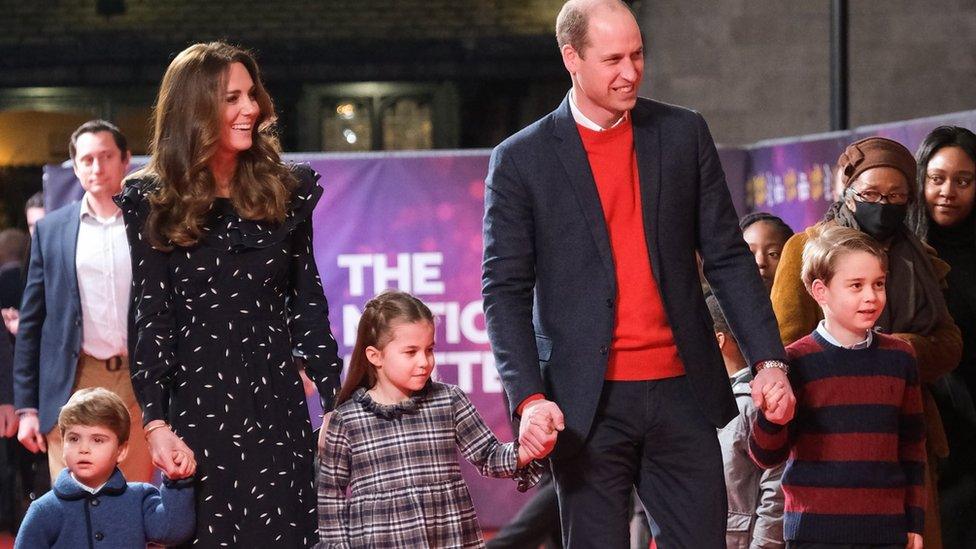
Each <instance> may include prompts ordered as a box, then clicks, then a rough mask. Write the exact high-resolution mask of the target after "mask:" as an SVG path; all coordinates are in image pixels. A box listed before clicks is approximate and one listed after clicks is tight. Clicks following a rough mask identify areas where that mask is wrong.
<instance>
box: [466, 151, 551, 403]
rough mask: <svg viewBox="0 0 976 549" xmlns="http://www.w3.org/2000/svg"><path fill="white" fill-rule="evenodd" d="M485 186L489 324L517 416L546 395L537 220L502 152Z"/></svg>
mask: <svg viewBox="0 0 976 549" xmlns="http://www.w3.org/2000/svg"><path fill="white" fill-rule="evenodd" d="M485 182H486V184H485V217H484V228H483V230H484V245H485V251H484V262H483V264H482V277H481V288H482V289H481V292H482V295H483V296H484V308H485V324H486V327H487V329H488V336H489V338H490V339H491V346H492V350H493V351H494V353H495V367H496V368H497V369H498V373H499V375H500V376H501V378H502V384H503V385H504V387H505V390H506V392H507V393H508V401H509V403H510V405H511V407H512V409H513V410H514V409H515V408H516V407H517V406H519V404H521V403H522V402H523V401H525V399H526V398H528V397H529V396H530V395H534V394H541V393H545V389H544V386H543V382H542V374H541V373H540V371H539V350H538V347H537V346H536V340H535V329H534V328H533V326H532V297H533V291H534V289H535V282H536V273H535V261H536V257H535V232H534V231H535V229H534V219H533V212H532V205H531V200H530V197H529V196H528V193H527V190H526V189H525V186H524V183H523V181H522V176H521V175H520V174H519V172H518V168H517V166H516V165H515V160H514V159H513V158H512V157H511V155H510V154H509V153H508V152H507V149H506V148H505V147H504V146H499V147H497V148H496V149H495V151H494V152H493V153H492V155H491V160H490V162H489V167H488V177H487V178H486V180H485Z"/></svg>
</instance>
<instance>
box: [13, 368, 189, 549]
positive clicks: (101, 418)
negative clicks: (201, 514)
mask: <svg viewBox="0 0 976 549" xmlns="http://www.w3.org/2000/svg"><path fill="white" fill-rule="evenodd" d="M129 421H130V419H129V410H128V409H127V408H126V406H125V403H123V402H122V399H121V398H119V397H118V395H116V394H115V393H113V392H111V391H109V390H108V389H103V388H101V387H94V388H90V389H82V390H80V391H78V392H76V393H75V394H74V395H72V396H71V398H70V399H69V400H68V402H67V403H66V404H65V405H64V406H63V407H62V408H61V413H60V414H59V415H58V429H60V431H61V437H62V440H63V441H64V461H65V463H66V464H67V468H66V469H64V470H63V471H61V474H60V475H59V476H58V478H57V480H56V481H55V482H54V486H53V487H52V490H51V491H50V492H48V493H46V494H44V495H43V496H41V497H40V498H39V499H38V500H37V501H35V502H34V503H33V504H31V506H30V509H28V510H27V515H26V516H25V517H24V522H23V524H22V525H21V527H20V532H19V533H18V534H17V540H16V544H15V548H16V549H21V548H23V549H41V548H47V547H51V548H64V549H75V548H78V547H113V548H114V547H145V546H146V543H147V542H153V543H160V544H165V545H171V544H177V543H181V542H183V541H186V540H187V539H189V537H190V535H191V534H192V533H193V525H194V507H193V480H192V478H191V477H192V476H193V473H194V472H195V468H196V466H195V464H194V463H193V460H192V459H190V458H188V457H187V456H186V455H184V454H182V453H181V454H179V455H175V456H174V460H175V461H176V462H177V463H178V464H179V465H180V473H181V474H180V476H179V478H178V479H177V478H174V479H165V480H164V482H163V486H162V488H161V489H157V488H156V487H155V486H153V485H151V484H146V483H144V482H128V483H127V482H126V481H125V477H123V476H122V471H120V470H119V469H118V467H117V466H118V464H119V463H121V462H122V460H123V459H124V458H125V454H126V452H127V451H128V437H129Z"/></svg>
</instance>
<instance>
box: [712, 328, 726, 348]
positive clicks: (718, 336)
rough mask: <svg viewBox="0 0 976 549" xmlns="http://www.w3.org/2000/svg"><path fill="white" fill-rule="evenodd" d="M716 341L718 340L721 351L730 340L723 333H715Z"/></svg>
mask: <svg viewBox="0 0 976 549" xmlns="http://www.w3.org/2000/svg"><path fill="white" fill-rule="evenodd" d="M715 339H717V340H718V348H719V350H721V349H722V347H725V342H726V341H728V339H727V338H726V337H725V334H723V333H722V332H715Z"/></svg>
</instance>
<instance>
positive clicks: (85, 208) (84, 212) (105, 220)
mask: <svg viewBox="0 0 976 549" xmlns="http://www.w3.org/2000/svg"><path fill="white" fill-rule="evenodd" d="M89 200H91V195H89V194H88V193H87V192H86V193H85V195H84V196H82V197H81V212H79V214H78V217H79V219H82V220H84V219H85V217H86V216H87V217H91V218H93V219H95V220H96V221H98V222H99V223H101V224H103V225H108V224H109V223H114V222H116V221H118V219H119V217H120V216H121V215H122V210H116V212H115V214H114V215H112V216H111V217H101V216H99V215H98V214H96V213H95V211H94V210H92V208H91V204H89V202H88V201H89Z"/></svg>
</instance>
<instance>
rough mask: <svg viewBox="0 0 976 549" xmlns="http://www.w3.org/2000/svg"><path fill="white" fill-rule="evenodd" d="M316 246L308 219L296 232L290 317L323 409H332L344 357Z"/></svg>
mask: <svg viewBox="0 0 976 549" xmlns="http://www.w3.org/2000/svg"><path fill="white" fill-rule="evenodd" d="M312 250H313V248H312V222H311V220H307V221H305V222H303V223H301V224H300V225H299V226H298V227H296V228H295V230H294V232H293V233H292V242H291V293H290V295H289V296H288V321H289V327H290V330H291V337H292V345H293V346H294V350H295V351H296V353H297V354H298V355H299V356H301V357H302V358H304V360H305V370H306V372H307V373H308V375H309V377H310V378H311V379H312V381H314V382H315V385H316V387H318V390H319V396H320V397H321V399H322V409H323V410H325V411H326V412H328V411H329V410H331V409H332V407H333V402H334V401H335V396H336V393H337V392H338V391H339V373H340V372H341V371H342V361H341V360H340V359H339V346H338V344H337V343H336V340H335V338H334V337H332V330H331V327H330V325H329V303H328V301H326V299H325V293H324V292H323V290H322V281H321V279H320V278H319V271H318V267H316V265H315V257H314V255H313V252H312Z"/></svg>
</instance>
